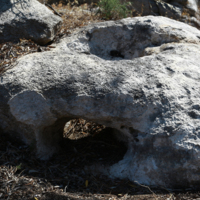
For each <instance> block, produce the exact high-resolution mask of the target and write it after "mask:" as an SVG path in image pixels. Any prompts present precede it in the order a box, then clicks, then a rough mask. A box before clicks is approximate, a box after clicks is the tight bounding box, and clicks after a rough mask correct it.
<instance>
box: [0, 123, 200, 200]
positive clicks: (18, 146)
mask: <svg viewBox="0 0 200 200" xmlns="http://www.w3.org/2000/svg"><path fill="white" fill-rule="evenodd" d="M69 138H70V139H69ZM125 153H126V147H125V146H124V144H122V143H120V142H119V141H117V140H116V139H115V138H114V137H113V134H112V129H109V128H105V127H104V126H101V125H96V124H94V123H91V122H87V121H85V120H82V119H77V120H73V121H71V124H70V125H68V126H67V127H66V128H65V133H64V135H63V142H62V144H61V151H60V152H59V153H58V154H57V155H55V156H54V157H53V158H52V159H50V160H48V161H41V160H39V159H38V158H37V157H36V156H35V153H34V151H33V149H32V148H31V147H28V146H26V145H25V144H23V143H22V142H20V141H17V140H13V139H11V138H9V136H8V135H5V134H3V133H0V199H2V200H4V199H9V200H14V199H15V200H16V199H24V200H51V199H52V200H56V199H58V200H61V199H66V200H75V199H91V200H93V199H94V200H97V199H105V200H117V199H121V200H128V199H137V200H149V199H158V200H175V199H176V200H182V199H186V200H189V199H190V200H192V199H196V200H197V199H198V198H199V199H200V192H199V191H192V189H191V188H189V189H186V190H183V189H180V190H169V189H167V188H155V187H151V186H149V187H148V186H144V185H139V184H137V183H134V182H130V181H129V180H120V179H111V178H109V177H108V176H106V175H104V174H101V173H93V172H92V170H91V169H92V167H91V166H97V165H98V166H108V165H109V166H110V165H112V164H114V163H116V162H118V161H119V160H121V159H122V158H123V156H124V154H125Z"/></svg>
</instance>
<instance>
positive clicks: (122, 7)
mask: <svg viewBox="0 0 200 200" xmlns="http://www.w3.org/2000/svg"><path fill="white" fill-rule="evenodd" d="M98 6H99V13H100V14H101V16H102V17H103V18H105V19H121V18H125V17H129V16H131V11H130V10H129V9H128V7H130V6H131V3H130V2H126V3H121V2H120V0H101V1H100V2H99V3H98Z"/></svg>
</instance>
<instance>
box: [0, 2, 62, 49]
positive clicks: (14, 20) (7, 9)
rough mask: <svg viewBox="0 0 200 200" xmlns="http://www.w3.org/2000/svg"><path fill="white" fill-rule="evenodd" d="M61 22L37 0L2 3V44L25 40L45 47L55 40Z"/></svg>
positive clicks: (0, 4)
mask: <svg viewBox="0 0 200 200" xmlns="http://www.w3.org/2000/svg"><path fill="white" fill-rule="evenodd" d="M61 22H62V19H61V18H60V17H58V16H56V15H54V14H53V13H52V12H51V11H50V10H49V9H48V8H47V7H46V6H44V5H43V4H41V3H39V2H38V1H37V0H23V1H20V0H19V1H15V0H1V1H0V43H2V42H7V41H17V40H19V39H23V38H25V39H31V40H33V41H35V42H36V43H38V44H42V45H44V44H46V43H48V42H50V41H52V40H53V39H54V36H55V34H56V32H57V31H58V29H59V27H60V25H61Z"/></svg>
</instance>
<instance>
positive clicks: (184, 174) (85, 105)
mask: <svg viewBox="0 0 200 200" xmlns="http://www.w3.org/2000/svg"><path fill="white" fill-rule="evenodd" d="M199 44H200V31H198V30H197V29H196V28H193V27H191V26H189V25H187V24H184V23H181V22H177V21H174V20H171V19H168V18H165V17H153V16H148V17H137V18H127V19H123V20H120V21H115V22H114V21H108V22H102V23H97V24H93V25H90V26H87V27H84V28H82V29H80V30H79V31H78V32H76V33H74V34H73V35H71V36H69V37H66V38H64V39H63V40H62V41H61V42H60V43H59V44H58V45H57V47H56V48H55V49H54V50H52V51H49V52H42V53H34V54H30V55H26V56H24V57H22V58H20V59H18V60H17V62H16V63H15V64H14V66H12V68H11V69H9V70H7V71H6V72H5V73H4V74H2V75H1V76H0V126H1V129H2V130H3V131H4V132H7V133H10V134H12V135H13V136H19V137H21V138H22V139H23V140H24V141H25V142H26V143H27V144H35V147H36V149H37V154H38V156H39V157H40V158H41V159H48V158H49V157H50V156H51V155H52V154H53V153H55V152H56V151H57V149H58V148H59V141H60V140H62V135H63V129H64V126H65V123H66V122H67V121H69V120H70V119H74V118H83V119H87V120H91V121H94V122H97V123H100V124H103V125H106V126H107V127H111V128H113V129H114V130H115V134H116V137H117V138H118V139H119V140H122V141H123V142H124V143H125V144H126V145H127V149H128V150H127V153H126V154H125V156H124V158H123V160H121V161H120V162H118V163H116V164H114V165H113V166H110V167H109V169H108V170H109V173H110V176H112V177H120V178H129V179H130V180H132V181H138V182H139V183H141V184H147V185H157V186H158V185H159V186H164V187H171V188H175V187H197V186H198V185H199V184H200V173H199V172H200V45H199Z"/></svg>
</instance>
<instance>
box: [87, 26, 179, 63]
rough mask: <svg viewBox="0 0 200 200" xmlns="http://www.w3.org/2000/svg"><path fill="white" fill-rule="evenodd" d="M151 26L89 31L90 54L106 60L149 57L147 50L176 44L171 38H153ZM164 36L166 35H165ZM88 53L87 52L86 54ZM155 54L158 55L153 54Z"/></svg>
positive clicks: (118, 27) (112, 27)
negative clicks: (170, 43) (171, 43)
mask: <svg viewBox="0 0 200 200" xmlns="http://www.w3.org/2000/svg"><path fill="white" fill-rule="evenodd" d="M152 29H153V28H152V27H151V26H150V25H148V24H147V25H140V24H138V25H130V26H126V25H124V26H111V27H106V28H98V29H95V30H92V31H91V32H90V31H88V32H87V34H86V36H87V38H88V45H89V52H88V53H91V54H94V55H96V56H98V57H101V58H103V59H105V60H121V59H128V60H132V59H134V58H138V57H143V56H146V55H149V50H148V52H146V48H147V47H149V48H152V47H159V46H161V45H162V44H163V43H169V42H174V41H175V40H176V39H174V38H172V37H171V36H168V35H167V36H165V39H161V38H163V37H161V36H159V35H158V37H155V38H152V33H153V30H152ZM163 34H164V33H163ZM84 53H86V52H84ZM153 53H156V52H154V50H153V52H152V53H151V54H153Z"/></svg>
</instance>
